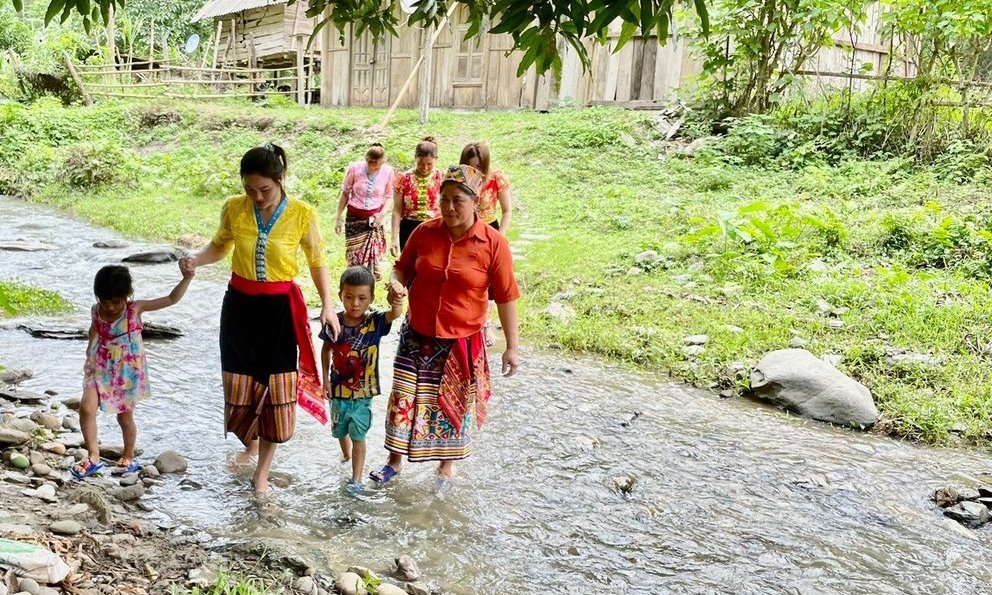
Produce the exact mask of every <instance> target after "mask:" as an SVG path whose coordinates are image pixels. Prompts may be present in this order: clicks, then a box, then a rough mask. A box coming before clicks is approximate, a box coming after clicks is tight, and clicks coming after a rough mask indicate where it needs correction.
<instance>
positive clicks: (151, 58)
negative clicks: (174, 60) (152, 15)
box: [148, 21, 155, 64]
mask: <svg viewBox="0 0 992 595" xmlns="http://www.w3.org/2000/svg"><path fill="white" fill-rule="evenodd" d="M148 39H149V41H148V43H149V44H150V45H149V46H148V63H149V64H154V63H155V21H152V34H151V35H149V37H148Z"/></svg>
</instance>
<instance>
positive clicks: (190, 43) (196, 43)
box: [183, 33, 200, 54]
mask: <svg viewBox="0 0 992 595" xmlns="http://www.w3.org/2000/svg"><path fill="white" fill-rule="evenodd" d="M198 47H200V36H199V35H197V34H196V33H194V34H192V35H190V36H189V39H187V40H186V45H185V46H183V49H184V50H186V53H187V54H192V53H193V52H195V51H196V48H198Z"/></svg>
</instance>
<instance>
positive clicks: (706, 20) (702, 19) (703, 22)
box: [693, 0, 710, 37]
mask: <svg viewBox="0 0 992 595" xmlns="http://www.w3.org/2000/svg"><path fill="white" fill-rule="evenodd" d="M693 4H694V5H695V7H696V14H697V15H699V23H700V27H701V28H702V30H703V37H709V34H710V13H709V12H708V11H707V10H706V1H705V0H693Z"/></svg>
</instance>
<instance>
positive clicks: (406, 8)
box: [400, 0, 420, 14]
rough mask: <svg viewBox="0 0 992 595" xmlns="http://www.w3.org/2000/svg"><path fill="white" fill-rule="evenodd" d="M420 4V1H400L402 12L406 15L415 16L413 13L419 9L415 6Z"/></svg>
mask: <svg viewBox="0 0 992 595" xmlns="http://www.w3.org/2000/svg"><path fill="white" fill-rule="evenodd" d="M417 2H420V0H400V10H402V11H403V12H405V13H406V14H413V11H414V10H416V9H417V7H416V6H415V4H417Z"/></svg>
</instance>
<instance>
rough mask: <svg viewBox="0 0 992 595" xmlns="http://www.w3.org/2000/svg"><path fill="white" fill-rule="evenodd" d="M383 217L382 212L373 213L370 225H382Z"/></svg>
mask: <svg viewBox="0 0 992 595" xmlns="http://www.w3.org/2000/svg"><path fill="white" fill-rule="evenodd" d="M384 219H385V217H384V216H383V214H382V213H379V214H378V215H374V216H373V219H372V227H382V226H383V225H384Z"/></svg>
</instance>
